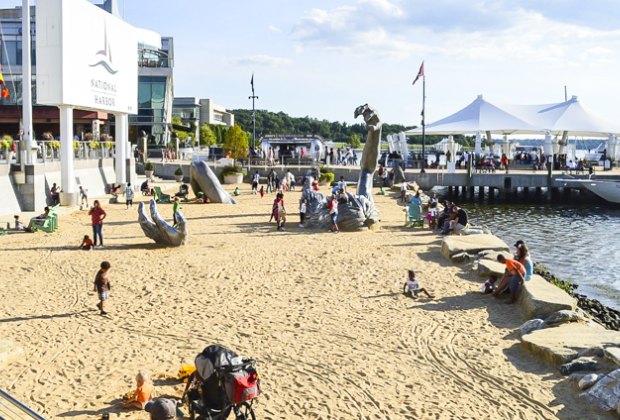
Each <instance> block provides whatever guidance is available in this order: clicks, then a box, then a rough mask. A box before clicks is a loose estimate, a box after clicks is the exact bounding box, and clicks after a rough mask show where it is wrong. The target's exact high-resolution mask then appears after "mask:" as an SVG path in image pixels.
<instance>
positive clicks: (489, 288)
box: [480, 274, 497, 295]
mask: <svg viewBox="0 0 620 420" xmlns="http://www.w3.org/2000/svg"><path fill="white" fill-rule="evenodd" d="M496 282H497V276H496V275H495V274H491V275H490V276H489V278H488V279H487V281H485V282H484V284H483V285H482V286H480V291H481V292H482V293H484V294H485V295H488V294H489V293H493V292H494V291H495V283H496Z"/></svg>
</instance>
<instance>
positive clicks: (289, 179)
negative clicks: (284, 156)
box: [286, 169, 295, 191]
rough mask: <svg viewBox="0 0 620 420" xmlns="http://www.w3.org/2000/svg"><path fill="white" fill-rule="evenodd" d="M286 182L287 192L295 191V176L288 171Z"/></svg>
mask: <svg viewBox="0 0 620 420" xmlns="http://www.w3.org/2000/svg"><path fill="white" fill-rule="evenodd" d="M286 182H287V183H288V188H289V190H291V191H295V175H293V174H292V173H291V170H290V169H287V171H286Z"/></svg>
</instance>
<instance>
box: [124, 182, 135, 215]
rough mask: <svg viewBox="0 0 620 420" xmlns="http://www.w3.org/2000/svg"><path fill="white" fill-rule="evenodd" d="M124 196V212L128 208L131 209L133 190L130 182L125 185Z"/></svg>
mask: <svg viewBox="0 0 620 420" xmlns="http://www.w3.org/2000/svg"><path fill="white" fill-rule="evenodd" d="M124 194H125V204H126V207H125V210H129V207H131V208H132V209H133V188H131V182H128V183H127V186H126V187H125V192H124Z"/></svg>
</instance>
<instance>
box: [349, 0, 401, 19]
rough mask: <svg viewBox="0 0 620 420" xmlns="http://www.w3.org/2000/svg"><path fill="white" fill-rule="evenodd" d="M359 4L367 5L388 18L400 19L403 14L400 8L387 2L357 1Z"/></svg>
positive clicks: (375, 0) (386, 0)
mask: <svg viewBox="0 0 620 420" xmlns="http://www.w3.org/2000/svg"><path fill="white" fill-rule="evenodd" d="M359 3H360V4H361V5H364V4H368V5H370V6H371V7H374V8H375V9H377V10H380V11H381V12H383V13H385V14H386V15H388V16H394V17H400V16H403V15H404V14H405V12H404V11H403V10H402V9H401V8H400V7H398V6H396V5H395V4H393V3H392V2H390V1H389V0H359Z"/></svg>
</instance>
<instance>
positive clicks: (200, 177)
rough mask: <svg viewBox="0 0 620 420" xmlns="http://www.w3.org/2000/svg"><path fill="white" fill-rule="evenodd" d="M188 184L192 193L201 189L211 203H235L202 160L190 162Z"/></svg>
mask: <svg viewBox="0 0 620 420" xmlns="http://www.w3.org/2000/svg"><path fill="white" fill-rule="evenodd" d="M189 173H190V184H191V186H192V189H193V190H194V194H198V191H202V193H203V194H204V195H206V196H207V198H208V199H209V201H210V202H212V203H224V204H237V202H236V201H235V199H234V198H232V197H231V196H230V194H228V192H227V191H226V190H225V189H224V188H223V187H222V184H220V181H219V179H217V176H216V175H215V174H214V173H213V171H212V170H211V168H209V166H208V165H207V163H206V162H204V161H202V160H201V161H197V162H192V166H191V167H190V172H189Z"/></svg>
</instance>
